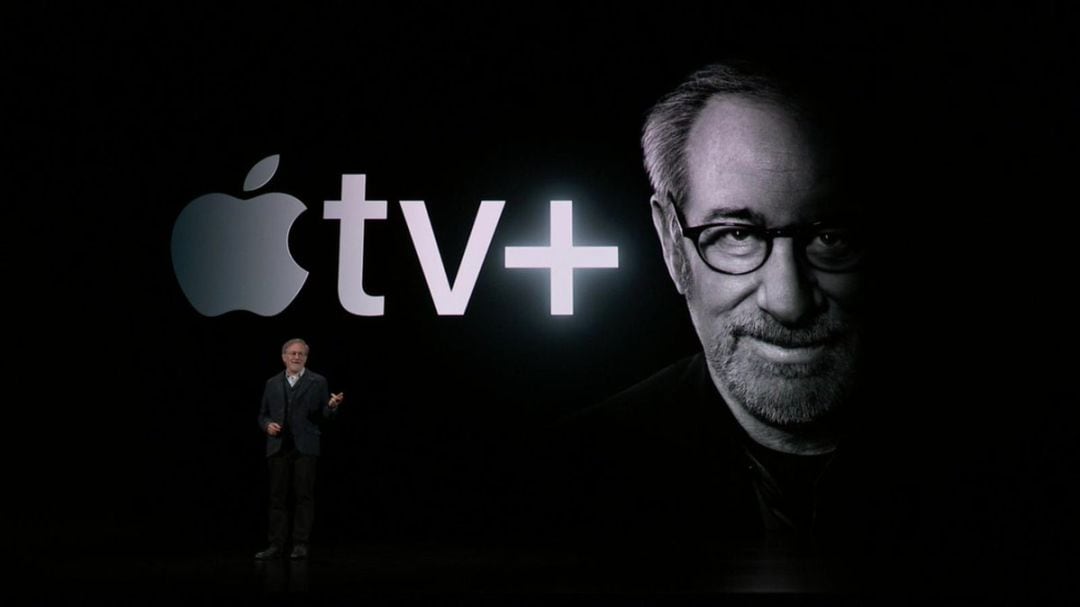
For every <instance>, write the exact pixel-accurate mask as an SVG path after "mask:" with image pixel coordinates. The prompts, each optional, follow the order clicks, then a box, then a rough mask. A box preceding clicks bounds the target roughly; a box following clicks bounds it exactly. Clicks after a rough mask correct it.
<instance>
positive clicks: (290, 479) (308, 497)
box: [266, 448, 319, 546]
mask: <svg viewBox="0 0 1080 607" xmlns="http://www.w3.org/2000/svg"><path fill="white" fill-rule="evenodd" d="M266 459H267V462H268V463H269V465H270V543H271V544H275V545H278V546H284V545H285V542H286V540H288V538H289V535H288V530H289V489H290V488H291V489H292V493H293V498H294V500H295V503H296V508H295V512H294V514H293V517H292V541H293V543H294V544H306V543H307V541H308V539H309V538H310V536H311V523H312V520H313V519H314V517H315V491H314V490H315V463H316V462H317V461H318V459H319V458H318V457H316V456H314V455H305V454H303V453H300V452H299V451H297V450H296V449H295V448H293V449H288V450H286V449H282V450H281V451H278V452H277V453H275V454H273V455H271V456H270V457H268V458H266Z"/></svg>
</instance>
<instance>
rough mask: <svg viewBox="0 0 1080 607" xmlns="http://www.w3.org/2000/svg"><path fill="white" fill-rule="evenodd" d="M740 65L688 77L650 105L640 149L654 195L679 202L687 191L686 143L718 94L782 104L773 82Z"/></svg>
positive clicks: (714, 67)
mask: <svg viewBox="0 0 1080 607" xmlns="http://www.w3.org/2000/svg"><path fill="white" fill-rule="evenodd" d="M750 69H751V68H749V67H748V66H743V65H740V64H719V63H717V64H713V65H708V66H706V67H704V68H702V69H700V70H698V71H696V72H694V73H693V74H691V75H690V77H689V78H687V79H686V80H685V81H684V82H683V83H682V84H680V85H679V86H678V87H677V88H676V89H675V90H674V91H672V92H670V93H668V94H667V95H665V96H664V97H663V98H662V99H660V101H658V102H657V103H656V105H654V106H653V108H652V110H651V111H650V112H649V116H648V118H646V119H645V127H644V129H643V132H642V135H641V147H642V150H643V151H644V152H645V170H646V171H647V172H648V174H649V181H650V182H651V183H652V187H653V192H654V193H655V194H656V195H657V196H658V197H662V196H665V195H667V194H671V195H672V196H673V197H674V198H675V199H676V200H682V199H683V198H684V197H685V195H686V189H687V176H686V173H687V169H686V140H687V139H688V138H689V135H690V129H691V127H693V125H694V120H696V119H697V117H698V114H700V113H701V110H702V109H703V108H704V107H705V104H706V103H708V101H709V100H710V99H712V98H713V97H714V96H716V95H723V94H735V95H740V96H744V97H750V98H756V99H762V100H767V101H773V102H779V103H784V101H783V95H782V94H781V91H780V87H779V86H778V84H777V82H776V81H775V80H774V79H772V78H770V77H768V76H765V75H762V74H759V73H754V72H752V71H750Z"/></svg>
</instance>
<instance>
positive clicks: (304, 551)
mask: <svg viewBox="0 0 1080 607" xmlns="http://www.w3.org/2000/svg"><path fill="white" fill-rule="evenodd" d="M307 555H308V546H307V544H297V545H295V546H293V549H292V553H290V554H289V558H291V559H306V558H307Z"/></svg>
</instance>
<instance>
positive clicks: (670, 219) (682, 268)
mask: <svg viewBox="0 0 1080 607" xmlns="http://www.w3.org/2000/svg"><path fill="white" fill-rule="evenodd" d="M649 203H650V206H651V207H652V220H653V228H655V229H656V235H657V236H658V237H659V238H660V247H661V248H662V249H663V253H664V265H666V266H667V270H668V275H669V276H671V281H672V282H673V283H675V289H676V290H677V291H678V292H679V294H680V295H686V282H687V281H686V276H687V271H688V270H689V268H687V267H686V256H685V255H684V254H683V249H682V247H681V246H679V245H680V244H681V243H680V240H681V234H680V233H679V226H678V225H676V224H675V214H674V213H670V214H669V213H664V206H663V205H662V204H661V203H660V200H659V199H658V198H657V197H656V196H655V195H654V196H653V197H652V198H651V199H650V200H649Z"/></svg>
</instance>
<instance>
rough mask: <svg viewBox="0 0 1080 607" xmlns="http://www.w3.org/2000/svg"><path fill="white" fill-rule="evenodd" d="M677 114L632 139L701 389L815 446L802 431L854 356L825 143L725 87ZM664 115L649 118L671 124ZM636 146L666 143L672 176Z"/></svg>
mask: <svg viewBox="0 0 1080 607" xmlns="http://www.w3.org/2000/svg"><path fill="white" fill-rule="evenodd" d="M722 75H723V74H722ZM670 101H671V99H669V102H670ZM684 101H685V100H684ZM678 102H679V100H678V99H677V98H675V99H674V102H672V103H670V104H669V105H672V107H674V108H675V110H678V109H679V108H677V107H675V105H676V104H677V103H678ZM658 108H663V102H662V104H661V105H658ZM688 108H689V109H686V108H684V109H683V115H682V116H681V119H682V120H683V123H684V128H683V134H682V135H681V136H676V137H675V140H674V141H661V140H660V139H659V138H660V137H661V136H664V135H665V133H659V134H658V131H657V128H653V130H652V132H651V135H652V141H651V142H650V130H649V126H647V129H646V135H645V142H646V158H647V161H646V162H647V165H649V168H650V176H651V177H653V181H654V186H657V185H659V186H660V187H657V192H656V194H655V195H654V197H653V199H652V214H653V222H654V225H655V227H656V230H657V233H658V235H659V236H660V241H661V244H662V246H663V252H664V258H665V261H666V264H667V267H668V271H669V272H670V274H671V278H672V280H673V281H674V282H675V285H676V287H677V288H678V290H679V292H680V293H682V294H683V295H684V296H685V297H686V302H687V305H688V307H689V310H690V316H691V319H692V321H693V324H694V327H695V328H696V330H697V333H698V336H699V338H700V339H701V343H702V345H703V347H704V350H705V356H706V361H707V363H708V367H709V372H710V374H711V376H712V378H713V381H714V383H715V384H716V386H717V388H718V390H719V391H720V393H721V395H722V396H723V397H724V398H725V400H726V401H727V402H728V406H729V407H730V408H731V409H732V411H733V413H734V414H735V416H736V418H737V419H738V420H739V421H740V423H741V424H742V425H743V426H744V428H746V429H747V430H748V432H749V433H750V434H751V436H753V437H754V438H756V439H758V442H762V443H764V444H766V445H767V446H771V447H774V448H777V449H779V450H783V451H788V452H794V453H815V452H827V451H829V450H831V449H832V448H833V447H834V444H833V442H832V438H831V436H830V435H829V434H828V433H825V434H823V435H822V436H820V437H817V438H815V437H814V429H815V427H816V426H819V425H821V422H823V421H825V420H828V418H829V414H830V413H832V412H834V411H835V410H837V409H838V408H839V407H841V405H842V404H843V403H844V401H845V399H846V398H847V397H848V396H849V395H850V393H851V391H852V389H853V386H854V379H855V369H856V361H857V359H858V356H859V349H860V330H859V322H858V316H859V299H860V297H859V294H860V282H861V274H860V270H861V267H862V261H863V257H864V255H863V250H864V242H863V239H862V235H861V234H860V230H859V224H858V223H857V221H856V220H857V217H856V215H855V211H856V209H855V208H853V207H852V206H850V205H849V204H848V203H847V202H846V201H845V200H844V199H843V198H842V197H840V195H839V190H838V188H837V185H838V184H836V183H834V176H833V166H832V163H831V158H830V154H829V147H828V146H827V145H824V144H823V140H822V139H821V138H820V136H819V135H818V134H817V133H816V132H815V129H814V128H812V127H810V126H809V125H808V124H806V123H805V122H804V121H803V120H801V119H800V117H799V113H798V112H796V111H794V110H790V109H787V107H786V106H785V105H784V104H782V103H779V102H775V101H770V100H768V99H767V98H763V97H761V96H754V95H744V94H739V93H737V92H736V93H720V94H713V95H711V96H708V98H707V99H705V100H704V101H702V100H701V99H699V100H698V104H697V106H696V108H695V107H694V106H693V104H689V105H688ZM668 109H669V110H671V108H668ZM695 109H696V111H694V110H695ZM661 111H662V110H661ZM673 112H674V110H672V111H669V112H668V115H667V116H664V115H663V114H662V113H661V114H660V117H661V118H666V119H667V122H668V123H669V124H668V125H667V126H670V125H671V123H676V124H675V126H676V128H677V126H678V125H677V122H678V119H679V118H680V116H679V115H678V114H677V112H676V113H673ZM656 115H657V110H654V117H655V116H656ZM672 116H674V118H672ZM650 124H651V126H652V127H656V122H655V121H653V122H651V123H650ZM663 126H665V125H661V127H663ZM671 132H674V131H671ZM666 134H668V135H669V134H670V133H666ZM650 143H651V144H652V148H653V150H654V151H655V150H659V151H660V152H659V153H664V151H665V150H664V146H665V145H666V146H667V153H668V155H669V156H671V155H674V156H675V158H674V159H673V158H666V159H664V160H666V161H667V162H668V165H669V166H674V165H673V163H675V162H679V161H681V163H682V165H681V166H682V169H683V171H682V172H681V174H680V173H679V172H678V171H677V170H669V171H668V173H667V175H664V174H662V173H663V171H662V169H658V168H657V167H656V165H657V162H656V161H657V158H658V156H657V155H656V154H654V155H653V157H652V158H650V157H649V151H650V147H649V146H650ZM673 150H677V151H674V152H673ZM680 156H681V157H680ZM650 160H651V161H652V162H650ZM665 178H666V179H665ZM665 181H666V183H665Z"/></svg>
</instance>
